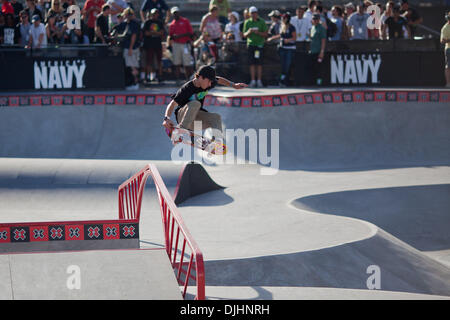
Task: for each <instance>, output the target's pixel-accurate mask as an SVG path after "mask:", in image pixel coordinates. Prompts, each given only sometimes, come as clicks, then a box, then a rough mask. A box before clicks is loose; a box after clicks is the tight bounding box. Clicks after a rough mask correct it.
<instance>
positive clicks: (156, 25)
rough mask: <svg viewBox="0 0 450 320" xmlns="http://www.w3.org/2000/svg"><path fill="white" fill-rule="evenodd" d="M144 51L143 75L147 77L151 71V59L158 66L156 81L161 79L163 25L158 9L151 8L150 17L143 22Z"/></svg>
mask: <svg viewBox="0 0 450 320" xmlns="http://www.w3.org/2000/svg"><path fill="white" fill-rule="evenodd" d="M143 32H144V45H143V47H144V52H145V59H146V63H145V74H146V75H145V76H146V78H148V77H149V75H150V73H151V72H153V59H154V58H155V59H156V64H157V66H158V81H159V82H161V81H162V44H161V42H162V38H163V36H164V25H163V23H162V22H161V20H160V19H159V11H158V9H156V8H153V9H152V10H151V12H150V19H148V20H147V21H145V23H144V28H143Z"/></svg>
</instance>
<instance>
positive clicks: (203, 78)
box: [162, 66, 247, 140]
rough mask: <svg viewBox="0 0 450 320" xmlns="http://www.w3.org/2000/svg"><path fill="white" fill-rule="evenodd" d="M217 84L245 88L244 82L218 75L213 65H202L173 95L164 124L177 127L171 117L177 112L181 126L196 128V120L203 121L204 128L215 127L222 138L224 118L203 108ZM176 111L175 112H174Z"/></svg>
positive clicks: (218, 135)
mask: <svg viewBox="0 0 450 320" xmlns="http://www.w3.org/2000/svg"><path fill="white" fill-rule="evenodd" d="M217 84H220V85H222V86H227V87H231V88H234V89H243V88H245V87H247V85H246V84H244V83H234V82H232V81H230V80H227V79H225V78H223V77H218V76H217V75H216V70H215V69H214V68H213V67H211V66H202V67H200V68H199V69H198V70H197V72H196V73H195V76H194V79H193V80H190V81H188V82H186V83H185V84H184V85H182V86H181V88H180V89H178V91H177V92H176V93H175V94H173V95H172V100H171V101H170V103H169V104H168V105H167V107H166V111H165V114H164V120H163V123H162V125H163V126H164V127H165V128H167V129H172V128H174V127H175V124H174V122H172V120H171V119H170V118H171V116H172V114H173V113H175V120H176V122H177V123H178V127H179V128H184V129H188V130H194V121H201V125H202V130H206V129H208V128H212V129H213V135H214V137H215V138H216V139H217V140H219V139H221V138H222V120H221V117H220V115H219V114H217V113H211V112H208V111H207V110H206V109H204V108H203V102H204V101H205V97H206V95H207V94H208V91H209V90H211V89H212V88H214V87H215V86H216V85H217ZM174 111H175V112H174Z"/></svg>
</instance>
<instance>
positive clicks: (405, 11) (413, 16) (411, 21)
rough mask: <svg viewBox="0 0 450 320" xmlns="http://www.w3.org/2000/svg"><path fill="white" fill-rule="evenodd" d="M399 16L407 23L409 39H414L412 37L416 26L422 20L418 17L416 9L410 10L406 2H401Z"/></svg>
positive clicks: (404, 0) (405, 0) (406, 0)
mask: <svg viewBox="0 0 450 320" xmlns="http://www.w3.org/2000/svg"><path fill="white" fill-rule="evenodd" d="M400 4H401V6H400V14H401V15H402V16H403V18H405V19H406V21H407V22H408V26H409V30H410V39H414V35H415V33H416V29H417V25H419V24H421V23H422V21H423V19H422V17H421V16H420V15H419V13H418V12H417V10H416V9H414V8H411V7H410V6H409V3H408V0H402V1H401V2H400Z"/></svg>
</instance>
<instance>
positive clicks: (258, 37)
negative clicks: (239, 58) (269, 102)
mask: <svg viewBox="0 0 450 320" xmlns="http://www.w3.org/2000/svg"><path fill="white" fill-rule="evenodd" d="M249 12H250V15H251V18H250V19H248V20H246V21H245V22H244V30H243V32H244V36H245V37H246V38H247V47H248V63H249V65H250V77H251V81H250V87H251V88H255V87H258V88H262V87H263V83H262V64H263V59H264V42H265V38H266V37H267V25H266V22H265V21H264V20H263V19H261V18H260V17H259V16H258V9H257V8H256V7H250V9H249Z"/></svg>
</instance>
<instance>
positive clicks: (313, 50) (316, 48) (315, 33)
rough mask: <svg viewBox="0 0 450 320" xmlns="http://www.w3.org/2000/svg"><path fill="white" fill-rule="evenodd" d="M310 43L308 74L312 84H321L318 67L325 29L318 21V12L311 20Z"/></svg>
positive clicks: (323, 51)
mask: <svg viewBox="0 0 450 320" xmlns="http://www.w3.org/2000/svg"><path fill="white" fill-rule="evenodd" d="M311 23H312V27H311V34H310V38H311V44H310V49H309V53H308V56H309V65H310V72H309V74H310V76H311V80H312V82H313V84H318V85H320V84H321V77H320V69H321V65H322V61H323V58H324V56H325V46H326V41H327V31H326V30H325V28H324V27H323V25H322V23H321V22H320V14H314V15H313V17H312V20H311Z"/></svg>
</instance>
